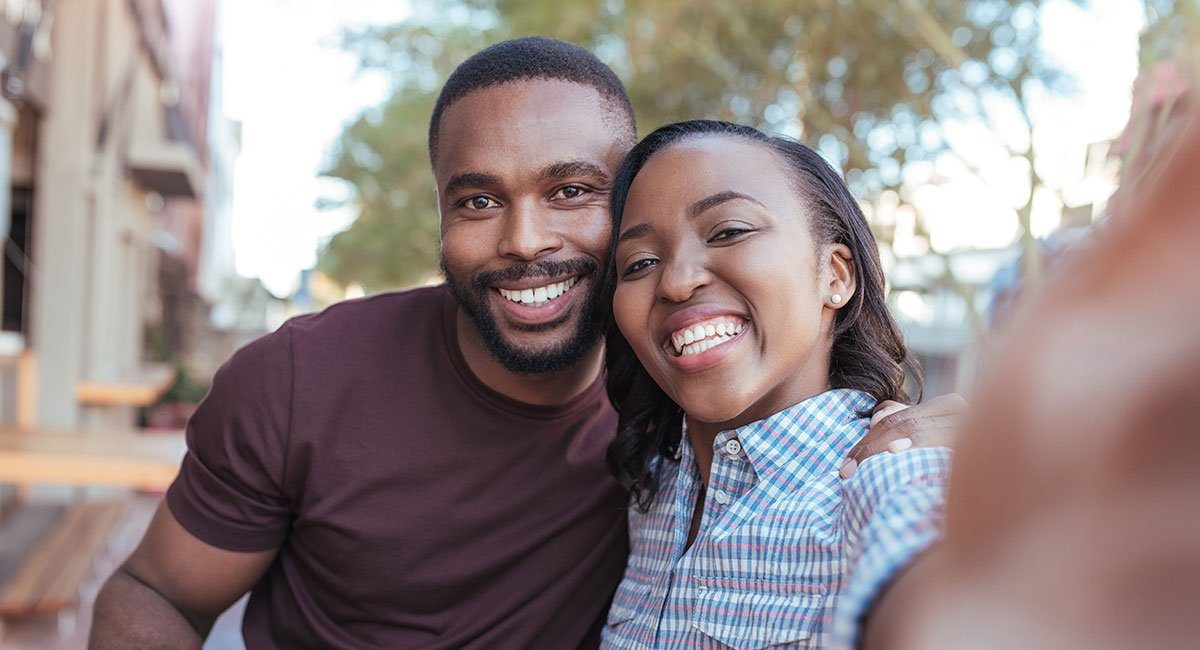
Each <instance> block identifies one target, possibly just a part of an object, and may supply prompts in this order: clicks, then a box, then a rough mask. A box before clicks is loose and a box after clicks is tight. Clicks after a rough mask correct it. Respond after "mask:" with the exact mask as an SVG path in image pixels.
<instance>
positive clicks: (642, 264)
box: [622, 257, 656, 277]
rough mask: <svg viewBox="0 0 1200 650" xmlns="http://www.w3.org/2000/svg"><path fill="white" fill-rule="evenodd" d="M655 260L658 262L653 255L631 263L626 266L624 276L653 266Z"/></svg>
mask: <svg viewBox="0 0 1200 650" xmlns="http://www.w3.org/2000/svg"><path fill="white" fill-rule="evenodd" d="M655 262H656V260H655V259H654V258H651V257H646V258H643V259H640V260H638V261H636V262H634V263H633V264H630V265H629V266H627V267H625V273H623V274H622V276H623V277H628V276H630V275H632V274H634V273H637V272H639V271H645V270H646V269H648V268H650V267H651V266H654V264H655Z"/></svg>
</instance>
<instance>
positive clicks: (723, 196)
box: [688, 190, 766, 219]
mask: <svg viewBox="0 0 1200 650" xmlns="http://www.w3.org/2000/svg"><path fill="white" fill-rule="evenodd" d="M735 199H742V200H744V201H750V202H751V203H754V204H756V205H758V206H759V207H763V208H765V207H766V206H764V205H763V204H762V202H761V201H759V200H758V199H756V198H754V197H753V196H750V195H748V194H742V193H741V192H735V191H733V190H726V191H724V192H717V193H716V194H713V195H712V196H709V197H707V198H703V199H700V200H699V201H696V202H695V203H693V204H692V207H690V208H688V219H695V218H696V217H697V216H699V215H700V213H701V212H704V211H705V210H711V209H712V208H715V207H717V206H718V205H721V204H722V203H725V202H727V201H733V200H735Z"/></svg>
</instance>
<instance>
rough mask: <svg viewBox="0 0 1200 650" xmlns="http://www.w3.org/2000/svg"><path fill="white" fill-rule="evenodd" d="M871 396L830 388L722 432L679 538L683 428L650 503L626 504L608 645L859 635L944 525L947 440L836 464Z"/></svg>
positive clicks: (686, 472)
mask: <svg viewBox="0 0 1200 650" xmlns="http://www.w3.org/2000/svg"><path fill="white" fill-rule="evenodd" d="M874 405H875V402H874V401H873V400H872V398H871V397H870V396H869V395H867V394H865V393H862V392H859V391H853V390H831V391H828V392H825V393H822V394H820V395H817V396H816V397H813V398H811V399H808V400H806V401H804V402H801V403H800V404H797V405H795V406H792V407H790V408H788V409H785V410H783V411H781V412H779V413H776V414H775V415H772V416H771V417H769V418H766V419H765V420H760V421H758V422H754V423H752V424H748V425H746V426H744V427H741V428H738V429H736V430H732V431H724V432H721V433H720V434H719V435H717V438H716V441H715V442H714V446H713V450H714V456H713V462H712V469H711V471H710V475H709V476H710V478H709V486H708V490H707V494H706V496H705V501H704V509H703V514H702V516H701V521H700V529H699V532H698V534H697V536H696V540H695V542H694V543H693V544H692V546H691V547H690V548H689V549H687V550H686V551H685V550H684V544H685V543H686V540H687V535H688V529H689V525H690V523H691V518H692V513H693V511H694V508H695V504H696V498H697V496H698V494H699V492H700V475H699V473H698V471H697V469H696V462H695V458H694V456H693V454H692V450H691V445H690V444H688V442H687V438H686V433H685V437H684V439H683V444H681V445H680V448H681V454H680V459H679V463H678V464H676V463H664V464H663V467H662V477H663V478H662V483H661V486H662V487H661V489H660V491H659V493H658V495H657V497H656V498H655V500H654V503H653V504H652V506H651V508H650V510H649V512H647V513H645V514H643V513H640V512H638V511H637V510H636V509H635V508H632V507H631V508H630V515H629V523H630V528H629V533H630V547H631V548H630V557H629V564H628V565H627V567H626V569H625V576H624V578H623V579H622V581H621V585H620V587H618V588H617V593H616V596H615V597H614V599H613V605H612V608H611V609H610V610H609V615H608V622H607V625H606V626H605V629H604V645H605V647H609V648H621V649H627V648H628V649H632V648H726V647H732V648H738V649H752V648H766V647H777V646H778V647H788V648H819V647H829V646H831V645H833V646H836V647H852V646H853V645H855V644H856V643H857V636H858V631H859V623H860V621H861V619H862V616H863V615H864V614H865V613H866V611H867V609H868V608H869V607H870V605H871V603H872V601H873V599H874V597H875V596H876V595H877V594H878V593H879V592H880V590H881V589H882V587H883V586H884V585H885V584H886V583H887V582H888V581H889V580H890V579H891V578H892V576H893V575H895V573H896V572H897V571H898V570H899V569H900V568H903V567H904V566H905V565H906V564H907V563H908V562H910V561H912V559H914V557H915V556H916V555H917V554H918V553H920V552H921V551H923V550H924V549H926V548H927V547H928V546H929V545H930V544H932V543H933V542H934V541H935V539H936V538H937V536H938V533H939V530H940V527H941V510H942V505H943V497H944V485H945V483H946V481H947V479H948V472H949V460H950V452H949V450H947V449H940V448H933V449H916V450H911V451H906V452H904V453H901V454H886V453H885V454H880V455H877V456H874V457H872V458H869V459H867V460H866V461H864V462H863V463H862V465H861V466H860V467H859V469H858V471H857V472H856V473H855V474H854V476H852V477H851V478H850V479H849V480H846V481H843V480H841V479H840V478H839V476H838V469H839V467H840V466H841V464H842V462H843V461H844V460H845V458H846V454H847V453H848V452H849V450H850V448H851V447H853V446H854V444H855V443H856V442H858V440H859V439H861V438H862V437H863V435H865V434H866V431H867V424H868V420H867V419H866V418H864V417H862V415H863V414H866V413H869V412H870V411H871V409H872V408H873V407H874Z"/></svg>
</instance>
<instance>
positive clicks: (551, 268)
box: [471, 257, 600, 290]
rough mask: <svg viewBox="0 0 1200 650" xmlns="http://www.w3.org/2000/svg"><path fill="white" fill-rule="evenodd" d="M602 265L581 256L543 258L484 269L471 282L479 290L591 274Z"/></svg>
mask: <svg viewBox="0 0 1200 650" xmlns="http://www.w3.org/2000/svg"><path fill="white" fill-rule="evenodd" d="M598 268H600V265H599V264H597V263H596V261H595V260H593V259H590V258H587V257H581V258H577V259H573V260H542V261H538V262H530V263H528V264H518V265H516V266H510V267H508V268H505V269H500V270H497V271H482V272H480V273H479V274H478V275H476V276H475V277H474V278H473V279H472V281H471V284H472V285H474V287H475V289H477V290H484V289H487V288H488V287H490V286H492V285H494V284H496V283H498V282H516V281H518V280H524V279H526V278H559V277H563V276H568V275H572V276H573V275H589V274H592V273H595V272H596V269H598Z"/></svg>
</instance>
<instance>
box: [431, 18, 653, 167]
mask: <svg viewBox="0 0 1200 650" xmlns="http://www.w3.org/2000/svg"><path fill="white" fill-rule="evenodd" d="M526 79H558V80H561V81H569V82H573V83H578V84H582V85H585V86H591V87H592V88H595V89H596V90H597V91H599V93H600V95H601V96H602V97H604V98H605V99H606V100H608V101H609V102H610V103H611V104H612V107H613V108H614V109H616V110H615V111H614V117H615V118H616V119H615V120H614V123H613V126H614V128H618V129H621V130H623V131H626V133H623V134H622V135H623V136H627V137H628V139H629V141H630V142H629V144H630V146H632V145H633V141H634V140H636V138H637V124H636V122H635V121H634V117H633V103H632V102H630V101H629V93H627V92H626V91H625V85H624V84H622V83H621V80H620V79H619V78H617V75H616V73H614V72H613V71H612V69H611V68H609V67H608V66H607V65H604V63H603V62H601V61H600V59H597V58H596V55H594V54H592V53H591V52H589V51H587V50H586V49H584V48H582V47H580V46H578V45H573V44H571V43H566V42H564V41H560V40H558V39H554V38H545V37H542V36H526V37H523V38H514V39H512V40H509V41H503V42H501V43H497V44H495V45H493V46H491V47H488V48H485V49H483V50H480V51H479V52H476V53H475V54H474V55H472V56H471V57H470V58H468V59H467V60H466V61H463V62H462V63H461V64H459V66H458V67H457V68H455V70H454V72H453V73H452V74H451V75H450V78H449V79H447V80H446V85H445V86H443V87H442V91H441V92H440V93H438V98H437V103H436V104H434V106H433V116H432V117H431V118H430V120H429V160H430V162H435V161H436V158H437V154H436V150H437V144H438V130H439V128H440V126H441V121H442V113H443V112H445V110H446V109H447V108H448V107H449V106H450V105H451V104H453V103H454V102H456V101H458V100H460V99H462V98H463V97H465V96H467V95H468V94H470V93H472V92H474V91H476V90H482V89H484V88H490V87H492V86H498V85H500V84H503V83H508V82H512V81H523V80H526Z"/></svg>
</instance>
